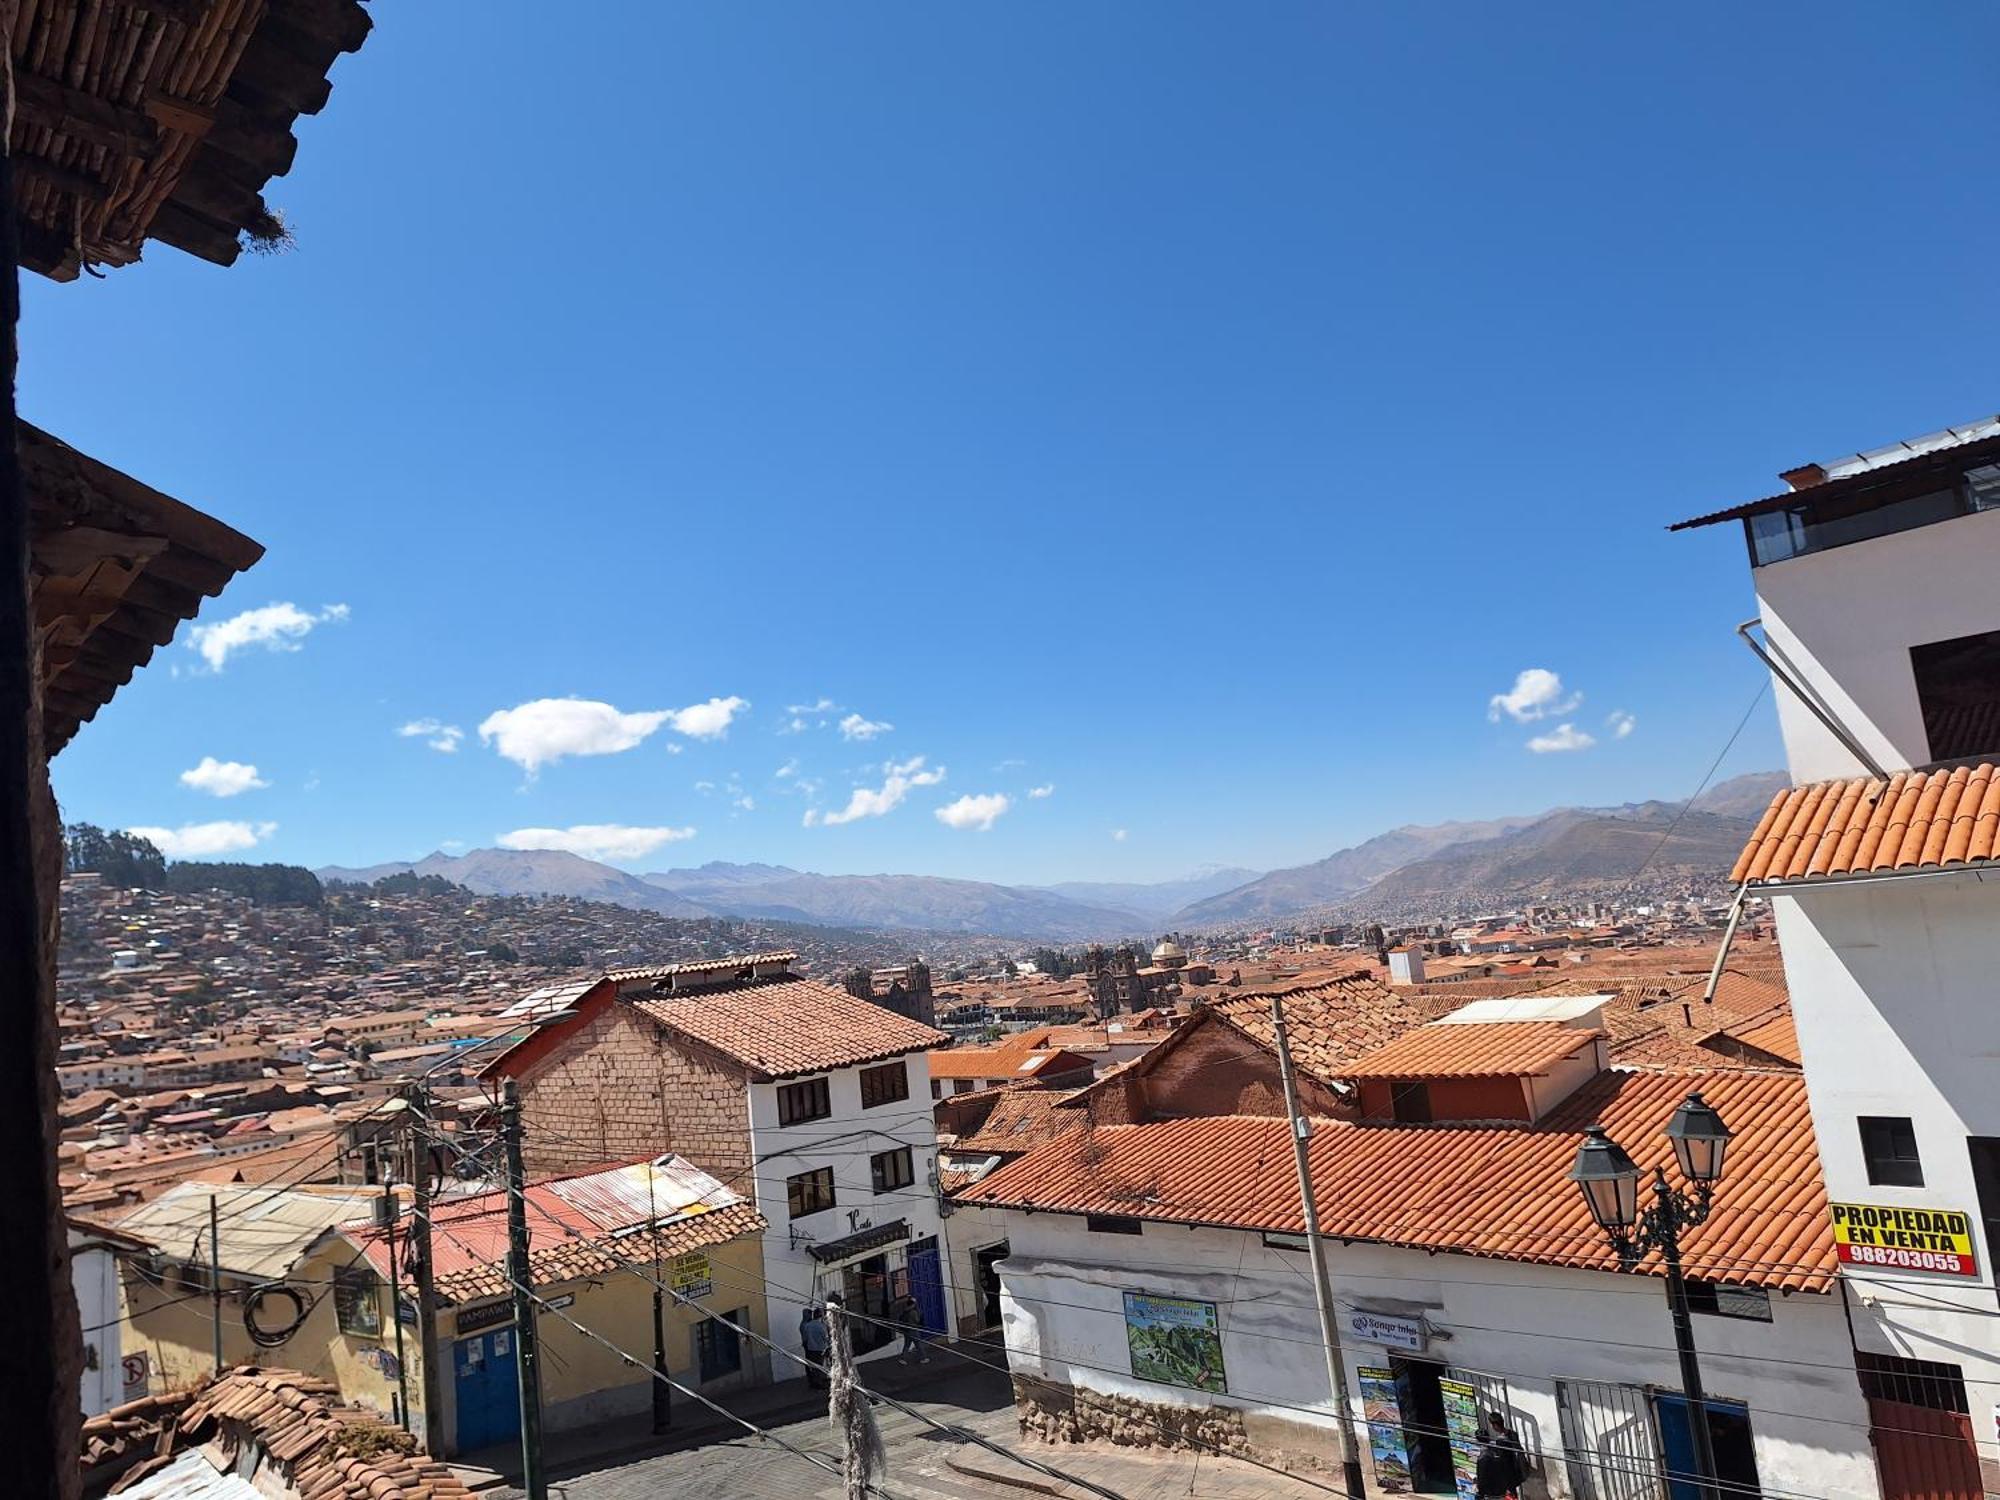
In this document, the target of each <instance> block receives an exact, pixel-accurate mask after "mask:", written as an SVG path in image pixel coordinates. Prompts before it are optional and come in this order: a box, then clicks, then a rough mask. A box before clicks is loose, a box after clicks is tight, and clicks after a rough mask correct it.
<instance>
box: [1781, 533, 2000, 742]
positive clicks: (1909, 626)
mask: <svg viewBox="0 0 2000 1500" xmlns="http://www.w3.org/2000/svg"><path fill="white" fill-rule="evenodd" d="M1996 564H2000V511H1982V512H1980V513H1979V514H1977V515H1970V516H1958V517H1955V518H1953V519H1951V520H1949V521H1939V522H1936V523H1935V524H1933V525H1930V526H1920V527H1918V528H1917V529H1916V530H1914V531H1904V532H1898V533H1896V534H1895V535H1893V536H1885V537H1877V538H1874V539H1872V540H1869V541H1865V542H1856V543H1853V544H1852V545H1849V546H1845V547H1834V548H1831V549H1829V550H1828V551H1825V552H1815V553H1810V554H1808V555H1806V556H1804V557H1794V558H1788V559H1786V560H1785V561H1784V562H1778V563H1772V564H1770V565H1769V566H1767V567H1762V568H1758V569H1757V570H1756V571H1755V573H1754V574H1753V575H1752V576H1753V577H1754V578H1755V580H1756V586H1757V606H1758V612H1759V613H1760V614H1761V615H1762V616H1763V618H1764V625H1765V628H1766V630H1767V631H1768V632H1769V635H1770V639H1771V644H1772V645H1773V647H1775V648H1776V650H1777V651H1778V653H1779V655H1780V656H1781V657H1782V658H1783V659H1784V660H1786V661H1787V662H1789V663H1790V665H1791V667H1792V669H1793V671H1794V673H1795V674H1796V675H1798V676H1800V677H1802V678H1803V679H1804V680H1805V681H1806V682H1807V683H1808V684H1809V685H1810V686H1811V687H1812V688H1813V689H1814V690H1815V691H1816V692H1817V693H1818V694H1820V695H1821V697H1822V699H1823V701H1824V702H1825V703H1826V704H1827V705H1828V707H1829V708H1831V709H1832V711H1833V714H1834V717H1835V718H1836V719H1837V720H1839V721H1840V723H1841V724H1843V725H1844V726H1845V727H1846V728H1847V729H1848V730H1849V731H1850V732H1851V733H1852V734H1853V735H1854V737H1855V738H1856V739H1857V740H1858V741H1859V742H1860V743H1861V745H1862V746H1863V748H1865V749H1866V750H1867V751H1868V753H1869V754H1870V755H1872V756H1874V757H1875V759H1876V761H1877V762H1879V763H1880V764H1881V765H1882V766H1883V767H1884V768H1885V769H1887V770H1889V771H1898V770H1904V769H1907V768H1909V767H1911V766H1920V765H1925V764H1927V763H1928V762H1929V761H1930V745H1929V740H1928V739H1927V737H1926V736H1925V734H1924V721H1923V714H1922V713H1921V711H1920V710H1919V709H1918V706H1917V687H1916V679H1915V677H1914V676H1913V675H1912V673H1911V670H1910V647H1912V646H1918V645H1923V644H1924V643H1926V642H1929V641H1941V640H1950V639H1953V638H1955V637H1957V636H1962V635H1974V634H1977V633H1979V632H1981V631H1986V630H1993V629H2000V589H1996V587H1995V584H1994V577H1995V568H1996ZM1773 696H1774V698H1775V700H1776V702H1777V705H1778V723H1779V727H1780V728H1781V730H1782V731H1783V733H1784V739H1785V753H1786V756H1787V758H1788V759H1789V760H1790V762H1791V770H1792V779H1793V780H1794V781H1798V782H1808V781H1823V780H1826V779H1827V778H1829V777H1835V776H1859V775H1864V774H1866V768H1865V767H1863V766H1862V765H1860V763H1859V762H1857V761H1856V760H1855V759H1854V757H1853V755H1852V754H1851V753H1849V752H1848V751H1847V750H1845V749H1843V748H1842V747H1841V745H1840V742H1839V741H1838V740H1836V739H1835V738H1834V737H1833V736H1832V735H1831V734H1829V733H1827V731H1826V728H1825V727H1824V726H1823V725H1822V724H1820V722H1819V721H1818V720H1817V719H1815V718H1814V717H1813V716H1812V714H1811V712H1810V711H1809V710H1808V709H1807V708H1806V707H1805V706H1804V705H1803V704H1801V703H1800V702H1799V701H1798V700H1797V699H1796V698H1795V697H1794V696H1793V695H1792V693H1791V692H1790V691H1789V690H1787V689H1786V688H1784V687H1781V686H1780V687H1774V688H1773Z"/></svg>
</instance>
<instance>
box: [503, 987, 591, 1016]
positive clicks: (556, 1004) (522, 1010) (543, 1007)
mask: <svg viewBox="0 0 2000 1500" xmlns="http://www.w3.org/2000/svg"><path fill="white" fill-rule="evenodd" d="M601 983H603V980H602V979H566V980H564V981H563V982H562V983H561V984H545V985H543V986H542V987H541V988H540V989H538V990H530V991H528V993H527V994H525V995H523V996H522V997H521V998H520V999H518V1000H516V1001H515V1002H514V1003H513V1004H512V1005H510V1006H508V1007H507V1008H506V1009H505V1010H503V1011H501V1012H500V1014H501V1015H502V1016H539V1015H545V1014H548V1013H549V1012H552V1011H558V1010H568V1009H569V1008H570V1006H572V1005H573V1004H575V1003H576V1002H577V1001H579V1000H581V999H582V998H583V997H584V996H585V995H587V994H589V993H590V992H591V991H592V990H594V989H596V988H597V986H598V985H599V984H601Z"/></svg>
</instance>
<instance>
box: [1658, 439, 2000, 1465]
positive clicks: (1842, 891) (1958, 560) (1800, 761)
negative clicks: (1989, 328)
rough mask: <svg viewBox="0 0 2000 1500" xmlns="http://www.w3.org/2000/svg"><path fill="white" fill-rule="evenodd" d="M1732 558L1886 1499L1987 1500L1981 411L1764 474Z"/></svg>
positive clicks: (1991, 1365) (1991, 1369)
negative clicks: (1749, 598)
mask: <svg viewBox="0 0 2000 1500" xmlns="http://www.w3.org/2000/svg"><path fill="white" fill-rule="evenodd" d="M1784 478H1785V479H1786V481H1787V482H1788V484H1789V485H1790V486H1791V488H1790V489H1789V490H1787V491H1786V492H1784V493H1781V494H1778V495H1774V496H1771V497H1769V498H1767V499H1764V500H1758V501H1753V502H1751V503H1749V504H1746V505H1739V506H1736V507H1733V508H1731V509H1729V510H1724V511H1719V512H1717V513H1715V514H1713V515H1709V516H1703V517H1700V518H1698V519H1696V520H1694V521H1688V522H1683V523H1682V525H1683V526H1701V525H1708V524H1711V523H1718V522H1725V521H1735V522H1738V523H1740V524H1741V525H1742V526H1743V529H1744V533H1745V538H1746V541H1747V543H1748V546H1749V551H1750V562H1751V568H1752V573H1751V577H1752V580H1753V583H1754V586H1755V589H1756V596H1757V610H1758V614H1759V616H1760V617H1761V620H1762V628H1763V635H1764V640H1763V644H1762V647H1761V650H1762V653H1763V654H1764V656H1765V658H1766V662H1767V665H1768V666H1769V667H1770V668H1771V670H1772V674H1773V676H1774V678H1775V693H1774V696H1775V698H1776V701H1777V705H1778V722H1779V727H1780V729H1781V731H1782V732H1783V736H1784V743H1785V752H1786V757H1787V759H1788V761H1789V763H1790V768H1791V772H1792V776H1793V779H1794V780H1795V781H1796V782H1798V783H1799V785H1798V786H1797V787H1796V788H1794V789H1793V790H1792V791H1790V792H1787V793H1784V794H1781V795H1780V797H1779V798H1778V799H1777V800H1776V802H1774V804H1773V806H1772V808H1771V810H1770V811H1769V812H1768V813H1767V814H1766V815H1765V818H1764V820H1763V822H1762V824H1761V825H1760V827H1759V829H1758V832H1757V837H1756V838H1755V839H1754V840H1753V841H1752V843H1751V845H1750V847H1749V848H1748V849H1747V850H1746V851H1745V853H1744V856H1743V858H1742V860H1741V861H1740V862H1739V863H1738V865H1737V867H1736V870H1735V872H1734V878H1735V879H1737V880H1738V881H1740V882H1743V883H1745V884H1747V885H1748V886H1749V887H1750V888H1751V889H1752V890H1753V891H1755V892H1757V893H1759V894H1762V895H1764V896H1766V897H1768V898H1769V900H1770V903H1771V907H1772V910H1773V912H1774V913H1775V916H1776V922H1777V931H1778V937H1779V940H1780V944H1781V947H1782V949H1783V953H1784V961H1785V975H1786V980H1787V983H1788V985H1789V987H1790V990H1791V995H1792V1003H1793V1020H1794V1024H1795V1026H1796V1029H1797V1034H1798V1050H1799V1052H1800V1055H1801V1057H1802V1059H1803V1061H1804V1065H1805V1074H1806V1081H1807V1088H1808V1091H1809V1093H1810V1097H1811V1100H1812V1109H1813V1118H1814V1123H1815V1126H1816V1129H1817V1134H1818V1139H1819V1145H1820V1156H1821V1161H1822V1164H1823V1170H1824V1172H1825V1176H1826V1183H1827V1192H1828V1196H1829V1198H1830V1199H1831V1201H1832V1213H1833V1216H1834V1225H1835V1231H1836V1234H1837V1235H1838V1236H1839V1239H1840V1256H1841V1260H1842V1262H1843V1264H1842V1268H1841V1273H1842V1276H1843V1278H1844V1279H1845V1281H1846V1282H1847V1288H1848V1292H1849V1300H1850V1303H1851V1306H1852V1312H1853V1325H1854V1344H1855V1349H1856V1359H1857V1362H1858V1364H1859V1367H1860V1371H1861V1379H1862V1383H1863V1386H1864V1388H1865V1389H1866V1391H1867V1393H1868V1396H1869V1401H1870V1408H1871V1412H1872V1415H1873V1420H1874V1423H1875V1428H1876V1434H1877V1440H1878V1441H1877V1446H1878V1449H1879V1451H1880V1453H1881V1458H1882V1481H1883V1490H1884V1493H1885V1494H1887V1495H1889V1496H1891V1497H1901V1496H1905V1495H1909V1494H1913V1493H1916V1492H1919V1491H1923V1492H1925V1493H1930V1494H1942V1495H1949V1496H1973V1495H1979V1494H1982V1493H1992V1492H1994V1491H1996V1490H2000V1442H1996V1428H1995V1424H1994V1421H1993V1413H1994V1412H1995V1411H1996V1410H2000V1332H1996V1328H2000V1325H1996V1322H1995V1317H1996V1306H1995V1280H1994V1256H1995V1254H1996V1253H1997V1252H2000V1087H1996V1086H1995V1072H1994V1059H1995V1058H1996V1057H2000V1007H1996V1006H1995V1004H1994V998H1993V975H1994V972H1995V961H1996V947H1995V943H1996V939H1995V934H1996V933H2000V881H1993V880H1990V879H1987V878H1986V877H1987V876H1990V875H1992V874H1993V873H1994V871H1995V869H1996V866H2000V846H1996V842H1995V827H1996V823H2000V781H1996V776H1995V770H1994V765H1993V762H1994V761H1995V760H2000V588H1996V587H1995V585H1994V579H1995V577H1996V570H2000V419H1994V420H1990V421H1986V422H1981V423H1977V424H1974V425H1972V426H1970V427H1965V428H1957V429H1952V430H1950V431H1947V432H1941V433H1935V434H1932V435H1930V436H1928V437H1924V438H1919V439H1916V440H1914V441H1912V442H1908V443H1902V444H1897V445H1895V446H1894V447H1891V448H1888V449H1882V450H1878V451H1876V452H1873V453H1862V454H1855V455H1852V456H1849V457H1846V458H1842V459H1839V460H1835V461H1832V462H1828V463H1823V464H1811V465H1806V466H1804V467H1802V468H1799V469H1795V470H1792V471H1790V472H1788V473H1787V474H1786V475H1785V476H1784Z"/></svg>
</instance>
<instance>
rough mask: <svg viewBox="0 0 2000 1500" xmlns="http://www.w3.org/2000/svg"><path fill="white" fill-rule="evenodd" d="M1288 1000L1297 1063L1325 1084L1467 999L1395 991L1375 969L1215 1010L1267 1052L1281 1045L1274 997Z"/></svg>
mask: <svg viewBox="0 0 2000 1500" xmlns="http://www.w3.org/2000/svg"><path fill="white" fill-rule="evenodd" d="M1274 994H1276V995H1281V996H1283V997H1284V1001H1285V1032H1286V1036H1287V1039H1288V1040H1289V1041H1290V1043H1291V1049H1292V1061H1293V1062H1294V1063H1296V1064H1297V1065H1298V1067H1299V1069H1300V1071H1301V1072H1304V1073H1309V1074H1311V1075H1312V1076H1313V1077H1315V1078H1317V1079H1319V1080H1320V1081H1321V1082H1323V1083H1331V1082H1333V1081H1334V1080H1336V1079H1339V1078H1344V1077H1346V1076H1347V1074H1346V1073H1345V1071H1344V1069H1345V1067H1346V1065H1347V1064H1348V1063H1351V1062H1352V1061H1353V1060H1354V1059H1355V1058H1357V1057H1359V1056H1361V1055H1362V1054H1363V1053H1365V1052H1370V1051H1373V1050H1374V1049H1375V1048H1377V1047H1380V1046H1382V1045H1383V1044H1384V1043H1386V1042H1390V1041H1393V1040H1394V1039H1395V1038H1397V1037H1399V1036H1401V1035H1402V1034H1403V1033H1404V1032H1406V1031H1409V1030H1411V1029H1412V1028H1414V1027H1417V1026H1422V1025H1424V1024H1425V1023H1427V1022H1430V1021H1435V1020H1437V1019H1439V1018H1440V1017H1442V1016H1447V1015H1450V1014H1451V1012H1453V1011H1454V1010H1456V1009H1458V1007H1459V1006H1460V1005H1462V1004H1464V997H1462V996H1449V997H1442V996H1427V995H1416V994H1408V993H1405V992H1403V991H1401V990H1395V989H1391V988H1390V987H1389V986H1388V985H1386V984H1384V983H1383V982H1382V981H1381V980H1380V979H1378V978H1377V977H1376V976H1375V974H1374V972H1373V971H1372V970H1368V969H1357V970H1355V971H1353V972H1352V973H1348V974H1339V975H1335V976H1334V977H1332V978H1330V979H1328V978H1317V979H1313V980H1311V981H1309V982H1306V983H1303V984H1298V985H1293V986H1289V987H1286V986H1274V987H1272V988H1269V989H1263V990H1256V991H1252V992H1249V993H1247V994H1240V995H1235V996H1232V997H1231V998H1230V999H1228V1000H1222V1001H1218V1002H1216V1003H1215V1004H1214V1005H1212V1006H1211V1007H1210V1009H1212V1010H1213V1011H1214V1012H1215V1014H1216V1015H1217V1016H1218V1017H1219V1018H1221V1019H1222V1020H1224V1021H1226V1022H1227V1023H1228V1024H1229V1025H1231V1026H1234V1027H1235V1028H1236V1029H1237V1030H1238V1031H1241V1032H1243V1033H1244V1034H1245V1035H1246V1036H1248V1037H1250V1038H1251V1039H1252V1040H1254V1041H1256V1042H1257V1043H1258V1044H1259V1045H1261V1046H1264V1047H1272V1046H1275V1045H1276V1042H1275V1039H1274V1037H1273V1033H1272V1029H1271V996H1272V995H1274Z"/></svg>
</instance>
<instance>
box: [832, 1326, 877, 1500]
mask: <svg viewBox="0 0 2000 1500" xmlns="http://www.w3.org/2000/svg"><path fill="white" fill-rule="evenodd" d="M826 1331H827V1336H828V1337H827V1379H828V1383H829V1385H831V1387H832V1397H831V1399H830V1400H829V1402H828V1404H827V1416H828V1418H829V1419H831V1421H832V1423H833V1430H834V1431H835V1432H836V1433H837V1434H839V1436H840V1444H841V1451H842V1453H843V1454H844V1455H845V1457H844V1460H843V1462H842V1465H841V1468H842V1474H843V1477H844V1478H845V1479H846V1481H847V1500H867V1496H868V1491H869V1489H870V1487H871V1486H872V1485H873V1483H874V1480H875V1477H876V1476H877V1475H878V1474H880V1473H881V1472H882V1470H883V1469H884V1468H885V1467H887V1465H888V1455H887V1454H886V1453H884V1452H883V1451H882V1431H881V1429H880V1428H879V1427H877V1426H876V1425H875V1408H874V1407H873V1406H871V1405H869V1403H868V1392H867V1391H866V1390H865V1389H863V1388H862V1385H861V1377H860V1375H859V1374H858V1373H856V1371H855V1368H854V1346H853V1344H852V1343H850V1342H849V1341H848V1329H847V1308H846V1307H845V1306H844V1305H843V1304H842V1302H841V1299H840V1296H839V1294H838V1293H835V1294H832V1295H830V1296H828V1297H827V1299H826Z"/></svg>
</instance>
